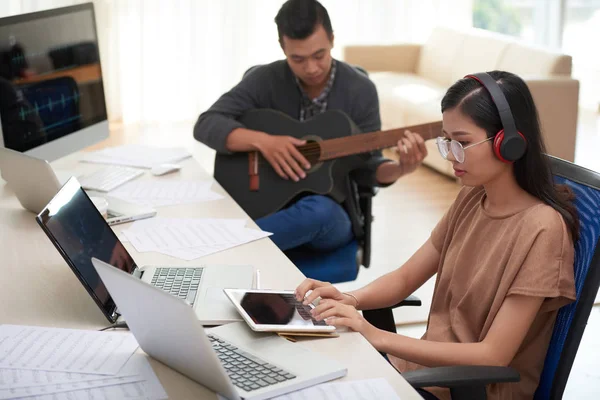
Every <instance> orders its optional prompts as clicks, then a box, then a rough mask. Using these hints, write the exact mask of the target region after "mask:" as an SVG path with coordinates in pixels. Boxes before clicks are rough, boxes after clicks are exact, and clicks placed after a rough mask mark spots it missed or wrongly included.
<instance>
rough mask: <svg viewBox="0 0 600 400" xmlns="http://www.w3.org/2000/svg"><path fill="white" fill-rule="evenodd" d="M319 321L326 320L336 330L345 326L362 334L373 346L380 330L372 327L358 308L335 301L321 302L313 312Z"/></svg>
mask: <svg viewBox="0 0 600 400" xmlns="http://www.w3.org/2000/svg"><path fill="white" fill-rule="evenodd" d="M311 313H312V315H313V317H314V318H315V319H316V320H317V321H321V320H323V319H324V320H325V323H326V324H327V325H333V326H335V327H336V328H339V327H340V326H345V327H347V328H350V329H352V330H353V331H355V332H360V333H361V334H362V335H363V336H364V337H365V338H366V339H367V340H368V341H369V342H371V344H373V345H374V343H373V342H374V341H375V339H376V337H377V334H378V332H379V329H377V328H375V327H374V326H373V325H371V324H370V323H369V322H368V321H367V320H366V319H365V318H364V317H363V316H362V314H361V313H359V312H358V310H357V309H356V308H354V307H353V306H351V305H348V304H343V303H340V302H339V301H335V300H321V302H320V303H319V305H318V306H317V307H315V308H313V309H312V310H311Z"/></svg>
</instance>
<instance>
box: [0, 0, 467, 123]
mask: <svg viewBox="0 0 600 400" xmlns="http://www.w3.org/2000/svg"><path fill="white" fill-rule="evenodd" d="M83 2H84V1H81V0H0V16H7V15H14V14H19V13H25V12H31V11H38V10H44V9H48V8H55V7H61V6H66V5H72V4H79V3H83ZM282 3H283V1H282V0H219V1H215V0H94V4H95V8H96V18H97V26H98V34H99V42H100V54H101V60H102V68H103V74H104V85H105V88H106V97H107V99H106V100H107V107H108V112H109V118H110V119H111V120H121V121H122V122H123V123H125V124H131V123H144V124H145V123H155V122H166V123H168V122H177V121H190V120H193V119H195V118H196V117H197V116H198V114H199V113H200V112H202V111H203V110H205V109H206V108H208V107H209V106H210V105H211V104H212V103H213V102H214V101H215V100H216V99H217V98H218V96H219V95H220V94H221V93H222V92H224V91H226V90H228V89H229V88H230V87H231V86H233V85H234V84H235V83H236V82H237V81H238V80H239V79H240V78H241V76H242V74H243V72H244V71H245V70H246V69H247V68H248V67H250V66H252V65H254V64H260V63H267V62H270V61H273V60H275V59H280V58H282V57H283V53H282V52H281V49H280V48H279V44H278V41H277V29H276V26H275V23H274V21H273V19H274V17H275V15H276V13H277V11H278V9H279V7H280V6H281V4H282ZM471 3H472V0H461V1H452V2H449V1H444V0H322V4H323V5H324V6H325V7H326V8H327V9H328V11H329V14H330V17H331V21H332V25H333V29H334V34H335V47H334V57H337V58H340V57H341V54H342V52H341V50H342V48H343V46H344V45H348V44H382V43H398V42H404V41H416V42H420V41H424V40H425V39H426V38H427V36H428V34H429V32H430V31H431V29H432V27H433V26H435V25H436V24H445V25H453V26H457V27H467V26H470V25H471Z"/></svg>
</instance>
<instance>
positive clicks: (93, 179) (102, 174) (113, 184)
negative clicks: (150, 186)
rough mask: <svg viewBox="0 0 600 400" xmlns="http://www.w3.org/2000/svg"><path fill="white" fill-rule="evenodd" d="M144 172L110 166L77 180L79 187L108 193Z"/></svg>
mask: <svg viewBox="0 0 600 400" xmlns="http://www.w3.org/2000/svg"><path fill="white" fill-rule="evenodd" d="M143 174H144V171H143V170H140V169H136V168H129V167H121V166H116V165H111V166H108V167H104V168H102V169H99V170H98V171H96V172H93V173H91V174H89V175H84V176H83V177H81V178H79V182H80V183H81V187H82V188H84V189H87V190H97V191H99V192H110V191H111V190H113V189H116V188H117V187H119V186H121V185H122V184H124V183H126V182H129V181H130V180H132V179H134V178H137V177H138V176H140V175H143Z"/></svg>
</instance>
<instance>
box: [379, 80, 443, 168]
mask: <svg viewBox="0 0 600 400" xmlns="http://www.w3.org/2000/svg"><path fill="white" fill-rule="evenodd" d="M369 77H370V78H371V80H372V81H373V83H374V84H375V87H376V88H377V93H378V96H379V106H380V113H381V122H382V129H394V128H400V127H404V126H409V125H417V124H422V123H425V122H431V121H439V120H440V119H441V118H442V111H441V100H442V97H443V96H444V93H446V88H444V87H443V86H441V85H438V84H436V83H434V82H432V81H430V80H427V79H424V78H422V77H420V76H418V75H415V74H407V73H398V72H372V73H371V74H369ZM425 144H426V146H427V151H428V153H429V155H428V156H427V157H426V158H425V160H424V161H423V163H424V164H425V165H427V166H429V167H432V168H434V169H436V170H438V171H440V172H442V173H444V174H446V175H450V176H452V175H453V173H454V171H453V170H452V165H451V164H450V163H449V162H448V161H446V160H444V159H443V158H442V157H441V156H440V154H439V152H438V150H437V146H436V144H435V141H434V140H430V141H427V142H425Z"/></svg>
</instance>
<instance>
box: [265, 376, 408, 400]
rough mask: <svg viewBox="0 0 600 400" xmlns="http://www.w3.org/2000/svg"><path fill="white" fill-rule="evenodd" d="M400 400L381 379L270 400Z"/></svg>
mask: <svg viewBox="0 0 600 400" xmlns="http://www.w3.org/2000/svg"><path fill="white" fill-rule="evenodd" d="M366 399H385V400H400V397H398V395H397V394H396V392H395V391H394V388H392V386H391V385H390V384H389V383H388V381H386V380H385V379H383V378H377V379H364V380H358V381H344V382H330V383H323V384H321V385H317V386H311V387H309V388H307V389H302V390H298V391H296V392H292V393H288V394H285V395H283V396H277V397H273V399H272V400H366Z"/></svg>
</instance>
